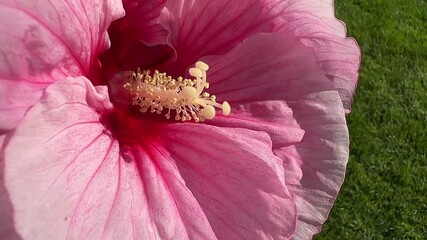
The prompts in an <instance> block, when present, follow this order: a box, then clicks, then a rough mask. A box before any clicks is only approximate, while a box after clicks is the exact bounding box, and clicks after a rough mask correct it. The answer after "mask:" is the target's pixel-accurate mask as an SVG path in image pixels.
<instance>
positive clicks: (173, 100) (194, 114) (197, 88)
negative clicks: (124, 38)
mask: <svg viewBox="0 0 427 240" xmlns="http://www.w3.org/2000/svg"><path fill="white" fill-rule="evenodd" d="M208 69H209V66H208V65H207V64H206V63H204V62H201V61H199V62H197V63H196V64H195V67H193V68H190V70H189V74H190V75H191V76H192V77H194V79H184V78H182V77H178V79H174V78H172V77H171V76H167V75H166V73H160V72H159V71H157V70H156V71H154V74H153V75H150V70H144V71H141V70H140V69H138V70H137V71H136V72H134V71H128V72H126V79H127V83H126V84H124V85H123V87H124V88H125V89H126V90H128V91H129V92H130V93H131V94H132V95H133V98H132V104H133V105H138V106H139V107H140V111H141V112H143V113H145V112H148V111H150V112H151V113H154V112H155V113H157V114H161V113H162V112H163V110H167V113H166V114H165V117H166V118H167V119H170V118H171V113H172V114H174V115H175V120H177V121H179V120H181V121H190V120H192V119H194V121H195V122H203V121H205V120H206V119H213V118H214V117H215V115H216V111H215V107H216V108H220V109H222V114H224V115H228V114H230V112H231V107H230V105H229V104H228V102H223V103H222V104H219V103H217V102H216V97H215V95H210V94H209V93H207V92H203V90H204V89H205V88H206V89H207V88H209V83H208V82H207V81H206V72H207V71H208Z"/></svg>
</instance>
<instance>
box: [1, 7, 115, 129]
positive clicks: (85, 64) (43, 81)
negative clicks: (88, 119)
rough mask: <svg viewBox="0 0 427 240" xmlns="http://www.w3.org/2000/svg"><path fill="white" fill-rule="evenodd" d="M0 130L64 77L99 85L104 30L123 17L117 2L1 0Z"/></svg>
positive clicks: (105, 38) (106, 44) (13, 122)
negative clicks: (87, 79)
mask: <svg viewBox="0 0 427 240" xmlns="http://www.w3.org/2000/svg"><path fill="white" fill-rule="evenodd" d="M0 5H1V8H0V22H2V24H1V25H0V32H1V35H2V38H1V39H0V119H1V121H0V129H13V128H14V127H15V126H16V124H17V123H18V122H19V120H20V119H21V118H22V117H23V116H24V114H25V112H26V111H27V110H28V109H29V108H30V107H31V106H32V105H33V104H34V103H35V102H36V101H37V100H38V99H39V98H40V96H41V94H42V90H43V89H44V88H45V87H46V86H48V85H49V84H51V83H52V82H54V81H56V80H57V79H62V78H64V77H67V76H78V75H84V76H87V77H90V78H91V80H92V81H94V82H95V83H96V82H99V81H100V80H99V77H100V76H99V67H100V65H99V62H98V57H99V55H100V54H101V53H102V52H103V51H105V50H106V49H107V48H108V47H109V40H108V35H107V32H106V30H107V28H108V26H109V24H110V23H111V22H112V21H113V20H115V19H117V18H118V17H120V16H121V15H122V14H123V8H122V4H121V2H120V1H118V0H108V1H99V0H91V1H85V3H84V4H83V3H82V2H81V1H71V0H67V1H49V2H45V1H24V0H18V1H12V0H6V1H2V3H1V4H0Z"/></svg>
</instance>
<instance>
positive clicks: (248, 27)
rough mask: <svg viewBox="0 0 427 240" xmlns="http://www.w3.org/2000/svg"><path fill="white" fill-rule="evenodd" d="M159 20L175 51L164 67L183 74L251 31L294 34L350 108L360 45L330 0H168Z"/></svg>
mask: <svg viewBox="0 0 427 240" xmlns="http://www.w3.org/2000/svg"><path fill="white" fill-rule="evenodd" d="M160 21H161V24H162V25H163V26H164V27H165V28H166V29H167V30H168V31H169V32H170V36H169V39H168V40H169V42H168V43H169V44H170V46H171V47H173V48H174V49H175V51H176V54H177V56H176V58H177V59H176V62H175V63H174V64H172V65H171V66H169V67H168V69H167V70H168V72H170V73H173V74H182V73H183V72H184V71H185V69H186V68H187V67H189V66H190V65H192V64H193V63H194V62H196V61H197V60H198V59H199V58H200V57H202V56H204V55H210V54H224V53H225V52H227V51H229V50H230V49H232V48H233V47H234V46H235V45H236V44H238V43H239V42H241V41H243V40H244V39H246V38H248V37H250V36H252V35H254V34H258V33H271V32H286V33H287V34H288V35H292V36H296V37H297V38H298V39H299V40H300V41H301V42H302V43H303V44H304V45H306V46H309V47H310V48H313V49H314V51H315V54H316V62H317V63H318V64H319V65H320V66H321V68H322V70H323V73H324V74H325V75H326V76H327V77H328V78H329V79H330V81H331V82H332V83H333V85H334V87H335V88H336V89H337V90H338V91H339V93H340V96H341V98H342V101H343V104H344V106H345V108H346V110H347V112H349V111H350V107H351V102H352V98H353V94H354V90H355V88H356V84H357V79H358V69H359V65H360V49H359V47H358V45H357V43H356V41H355V40H354V39H352V38H346V29H345V25H344V24H343V23H342V22H341V21H339V20H338V19H336V18H335V15H334V9H333V0H326V1H318V0H293V1H282V0H273V1H271V0H256V1H229V0H217V1H209V0H199V1H193V0H171V1H168V2H167V4H166V7H165V9H164V10H163V12H162V15H161V17H160ZM230 36H231V37H230ZM284 42H285V41H284Z"/></svg>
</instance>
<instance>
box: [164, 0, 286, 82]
mask: <svg viewBox="0 0 427 240" xmlns="http://www.w3.org/2000/svg"><path fill="white" fill-rule="evenodd" d="M278 5H279V3H278V1H261V0H256V1H229V0H216V1H210V0H199V1H194V0H171V1H167V3H166V6H165V9H163V11H162V15H161V16H160V23H161V24H162V26H164V27H165V28H166V29H167V30H168V31H169V32H170V35H169V39H168V43H169V45H170V46H171V47H173V48H174V49H175V51H176V53H177V56H176V58H177V59H176V62H175V63H174V64H173V65H171V66H170V67H169V69H168V73H169V72H173V73H178V74H182V73H184V71H185V69H186V68H187V67H189V66H190V65H192V64H194V63H195V62H196V61H197V60H198V59H199V58H200V57H202V56H205V55H209V54H223V53H225V52H227V51H229V50H230V49H232V48H233V47H234V46H235V45H236V44H238V43H239V42H241V41H243V40H244V39H246V38H247V37H250V36H252V35H253V34H256V33H261V32H273V31H275V24H276V23H275V22H276V21H275V19H278V18H279V15H280V11H279V10H277V8H278Z"/></svg>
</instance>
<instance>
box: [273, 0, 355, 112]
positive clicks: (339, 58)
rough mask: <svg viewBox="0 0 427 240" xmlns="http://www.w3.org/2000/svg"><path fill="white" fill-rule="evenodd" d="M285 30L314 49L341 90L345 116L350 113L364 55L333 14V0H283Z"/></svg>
mask: <svg viewBox="0 0 427 240" xmlns="http://www.w3.org/2000/svg"><path fill="white" fill-rule="evenodd" d="M281 2H282V3H281V4H282V6H283V7H284V10H283V12H282V14H281V21H280V22H281V23H279V24H278V26H280V28H282V29H283V30H284V31H291V32H293V33H294V34H295V35H296V36H297V37H298V38H299V39H300V41H301V42H302V43H303V44H304V45H306V46H309V47H311V48H313V49H314V51H315V53H316V60H317V63H318V64H319V65H320V66H321V68H322V70H323V71H324V73H325V75H326V76H327V77H328V79H330V80H331V81H332V83H333V85H334V87H335V88H336V89H337V90H338V93H339V94H340V97H341V99H342V102H343V105H344V108H345V110H346V113H349V112H350V110H351V103H352V101H353V95H354V91H355V89H356V85H357V80H358V77H359V73H358V71H359V67H360V59H361V52H360V48H359V46H358V44H357V42H356V41H355V40H354V39H353V38H346V32H347V30H346V26H345V24H344V22H342V21H340V20H338V19H337V18H336V17H335V14H334V0H326V1H318V0H295V1H281Z"/></svg>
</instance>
